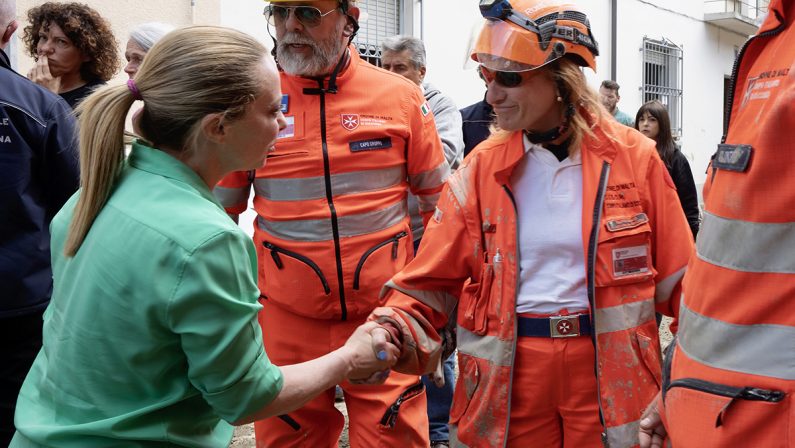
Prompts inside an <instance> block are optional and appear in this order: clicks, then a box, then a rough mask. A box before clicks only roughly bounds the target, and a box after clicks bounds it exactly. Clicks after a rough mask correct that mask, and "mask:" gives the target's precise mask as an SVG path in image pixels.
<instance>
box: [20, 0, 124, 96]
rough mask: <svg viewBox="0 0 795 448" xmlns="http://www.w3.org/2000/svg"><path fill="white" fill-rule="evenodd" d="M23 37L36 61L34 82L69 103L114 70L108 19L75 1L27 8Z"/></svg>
mask: <svg viewBox="0 0 795 448" xmlns="http://www.w3.org/2000/svg"><path fill="white" fill-rule="evenodd" d="M28 21H29V22H30V25H28V26H27V27H25V36H24V41H25V45H26V47H27V51H28V53H29V54H30V55H31V56H33V58H35V59H36V65H35V66H34V67H33V68H32V69H31V70H30V72H28V78H30V79H31V80H32V81H34V82H35V83H37V84H39V85H41V86H43V87H46V88H47V89H49V90H51V91H53V92H55V93H57V94H59V95H61V97H63V99H65V100H66V102H67V103H69V105H70V106H72V108H74V107H76V106H77V104H78V103H79V102H80V101H81V100H82V99H83V98H85V97H86V96H88V94H90V93H91V92H92V91H93V90H94V89H95V88H96V87H97V86H100V85H102V84H105V82H106V81H108V80H109V79H110V78H112V77H113V75H115V74H116V72H117V71H118V70H119V65H120V64H119V58H118V48H117V43H116V40H115V39H114V37H113V33H112V32H111V29H110V24H109V23H108V22H107V21H106V20H105V19H103V18H102V16H100V15H99V13H98V12H97V11H95V10H94V9H91V8H90V7H88V6H86V5H83V4H80V3H53V2H48V3H44V4H42V5H41V6H37V7H35V8H31V9H30V10H28Z"/></svg>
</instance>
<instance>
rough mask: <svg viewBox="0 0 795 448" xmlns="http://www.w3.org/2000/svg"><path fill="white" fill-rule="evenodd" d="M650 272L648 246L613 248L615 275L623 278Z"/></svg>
mask: <svg viewBox="0 0 795 448" xmlns="http://www.w3.org/2000/svg"><path fill="white" fill-rule="evenodd" d="M647 272H649V252H648V250H647V249H646V246H635V247H622V248H620V249H613V277H614V278H621V277H628V276H631V275H642V274H645V273H647Z"/></svg>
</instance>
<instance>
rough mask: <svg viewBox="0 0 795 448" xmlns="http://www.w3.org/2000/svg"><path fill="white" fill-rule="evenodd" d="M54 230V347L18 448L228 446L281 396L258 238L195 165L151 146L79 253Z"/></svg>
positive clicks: (49, 326)
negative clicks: (263, 328)
mask: <svg viewBox="0 0 795 448" xmlns="http://www.w3.org/2000/svg"><path fill="white" fill-rule="evenodd" d="M78 194H79V192H78V193H77V194H75V196H73V197H72V198H71V199H70V200H69V202H67V204H66V205H65V206H64V208H63V209H62V210H61V211H60V212H59V213H58V215H57V216H56V217H55V219H54V220H53V222H52V229H51V230H52V258H53V277H54V290H53V295H52V301H51V302H50V305H49V307H48V308H47V311H46V312H45V314H44V334H43V337H44V346H43V348H42V350H41V351H40V352H39V355H38V357H37V358H36V361H35V363H34V364H33V367H32V369H31V370H30V372H29V373H28V376H27V378H26V380H25V384H24V385H23V387H22V391H21V392H20V395H19V401H18V403H17V409H16V418H15V424H16V427H17V434H16V435H15V437H14V440H13V441H12V443H11V446H12V447H28V446H31V447H37V446H58V447H81V448H88V447H111V446H119V447H121V446H124V447H138V446H158V447H161V446H191V447H216V446H217V447H225V446H227V445H228V444H229V441H230V439H231V437H232V426H231V425H229V424H228V423H226V422H233V421H236V420H238V419H240V418H242V417H244V416H246V415H250V414H252V413H253V412H255V411H257V410H259V409H260V408H262V407H263V406H265V405H266V404H267V403H269V402H270V401H271V400H273V399H274V398H275V397H276V395H278V393H279V391H280V390H281V387H282V383H283V378H282V375H281V371H280V370H279V369H278V368H277V367H276V366H274V365H273V364H271V363H270V362H269V360H268V357H267V355H266V354H265V351H264V349H263V347H262V335H261V332H260V326H259V324H258V323H257V312H258V310H259V309H260V305H259V304H258V303H257V298H258V297H259V290H258V288H257V282H256V278H257V277H256V276H257V261H256V260H257V257H256V253H255V249H254V245H253V243H252V241H251V238H249V237H248V236H246V234H245V233H244V232H243V231H242V230H240V228H238V227H237V225H235V223H234V222H232V220H231V219H229V217H228V216H227V215H226V213H225V212H224V210H223V208H222V207H221V206H220V205H219V204H218V202H217V201H216V200H215V198H214V197H213V195H212V192H211V191H210V189H209V188H208V187H207V185H206V184H205V183H204V182H203V181H202V180H201V179H200V178H199V176H198V175H197V174H196V173H195V172H194V171H193V170H191V169H190V168H188V167H187V166H186V165H184V164H182V163H181V162H179V161H178V160H176V159H174V158H173V157H171V156H169V155H167V154H165V153H163V152H161V151H158V150H156V149H152V148H149V147H147V146H144V145H143V144H141V143H140V142H139V143H136V144H134V145H133V149H132V153H131V155H130V157H129V160H128V162H127V164H126V166H125V168H124V170H123V172H122V174H121V177H120V179H119V182H118V183H117V185H116V187H115V189H114V191H113V193H112V195H111V197H110V199H109V200H108V202H107V204H106V205H105V207H104V208H103V209H102V211H101V212H100V214H99V215H98V216H97V219H96V220H95V221H94V224H93V225H92V227H91V230H90V231H89V232H88V235H87V237H86V239H85V241H84V242H83V244H82V246H81V247H80V250H79V251H78V252H77V254H76V255H75V257H73V258H66V257H65V256H64V255H63V247H64V242H65V240H66V235H67V230H68V227H69V223H70V221H71V218H72V214H73V211H74V207H75V204H76V202H77V201H76V199H77V195H78Z"/></svg>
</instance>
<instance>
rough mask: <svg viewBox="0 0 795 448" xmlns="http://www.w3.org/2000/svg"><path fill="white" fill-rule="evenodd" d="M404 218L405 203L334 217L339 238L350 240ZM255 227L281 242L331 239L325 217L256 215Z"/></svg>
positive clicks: (329, 228) (328, 221)
mask: <svg viewBox="0 0 795 448" xmlns="http://www.w3.org/2000/svg"><path fill="white" fill-rule="evenodd" d="M407 216H408V210H407V207H406V203H405V201H401V202H398V203H397V204H395V205H392V206H390V207H388V208H385V209H383V210H376V211H373V212H367V213H360V214H357V215H347V216H340V217H338V218H337V223H338V228H339V235H340V236H341V237H352V236H358V235H365V234H368V233H373V232H377V231H379V230H382V229H386V228H389V227H392V226H395V225H397V224H400V222H401V221H402V220H404V219H406V217H407ZM257 226H258V227H259V229H260V230H262V231H263V232H266V233H269V234H271V235H273V236H275V237H276V238H280V239H283V240H292V241H313V242H317V241H330V240H332V239H333V238H334V234H333V233H332V229H331V219H329V218H324V219H297V220H290V221H271V220H268V219H265V218H263V217H262V216H257Z"/></svg>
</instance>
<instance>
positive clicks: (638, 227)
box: [595, 213, 655, 286]
mask: <svg viewBox="0 0 795 448" xmlns="http://www.w3.org/2000/svg"><path fill="white" fill-rule="evenodd" d="M651 260H652V253H651V226H649V222H648V218H647V217H646V214H645V213H640V214H638V215H635V216H631V217H626V218H618V219H612V220H608V221H607V222H606V223H605V229H603V232H601V234H600V238H599V247H598V249H597V253H596V265H597V269H596V278H595V280H596V286H615V285H623V284H629V283H638V282H642V281H645V280H648V279H650V278H652V277H653V276H654V274H655V272H654V267H653V266H652V262H651Z"/></svg>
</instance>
